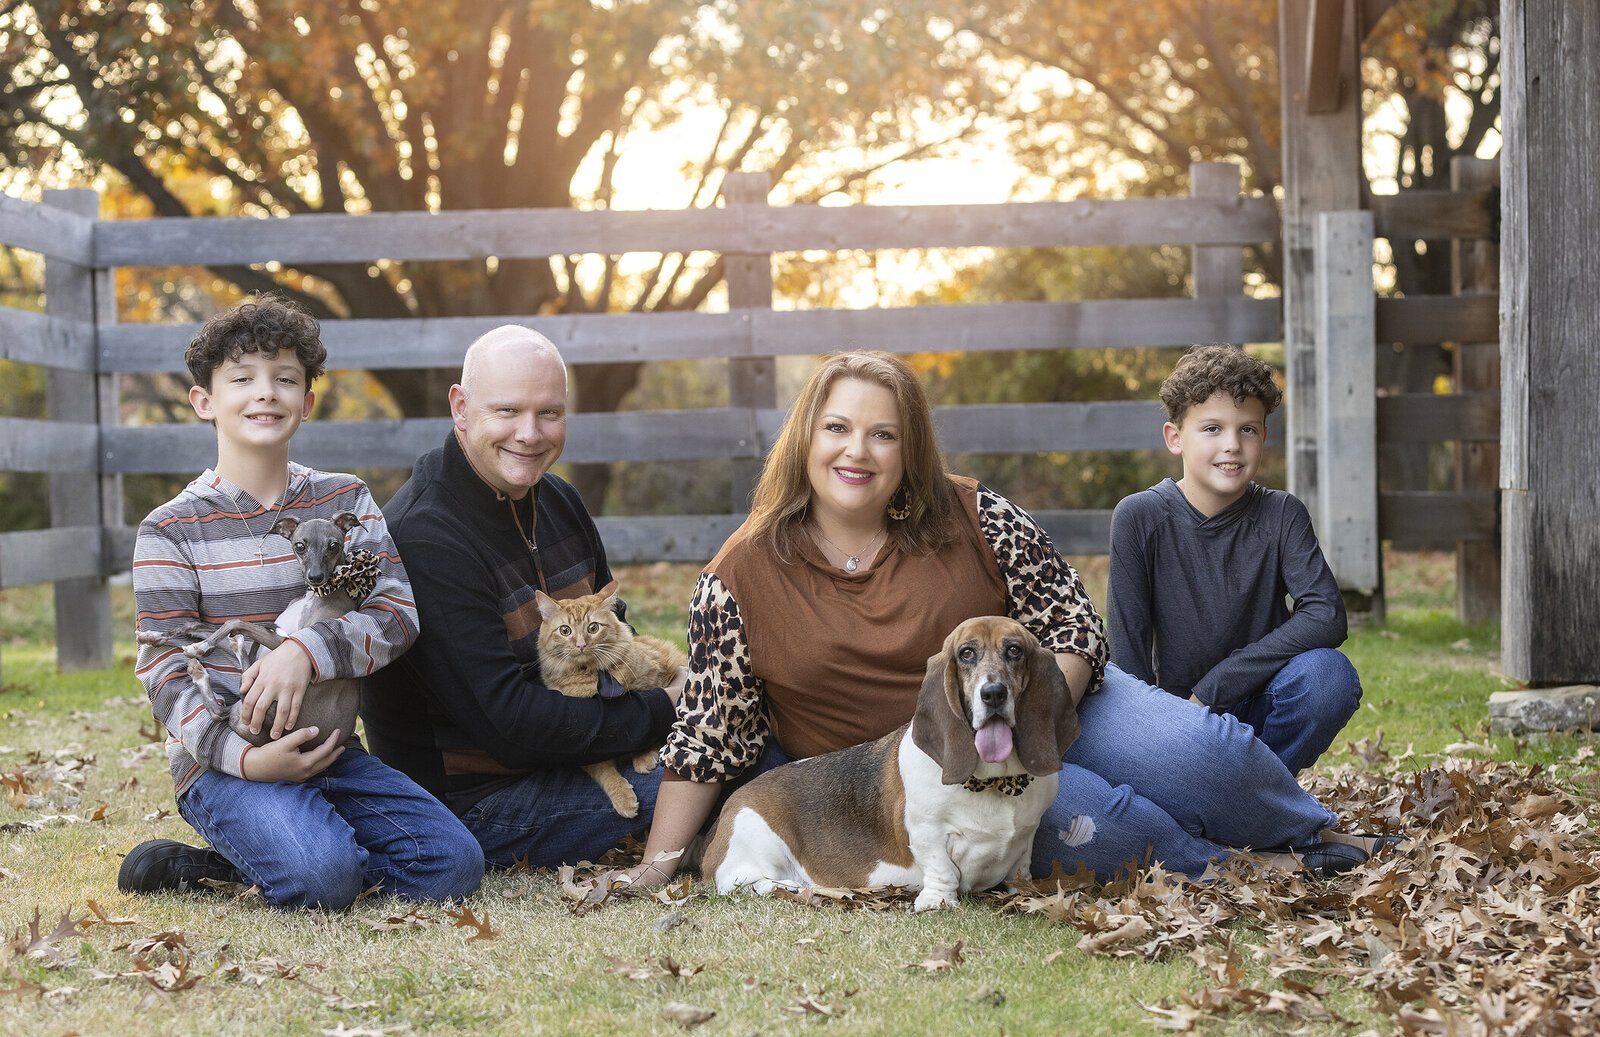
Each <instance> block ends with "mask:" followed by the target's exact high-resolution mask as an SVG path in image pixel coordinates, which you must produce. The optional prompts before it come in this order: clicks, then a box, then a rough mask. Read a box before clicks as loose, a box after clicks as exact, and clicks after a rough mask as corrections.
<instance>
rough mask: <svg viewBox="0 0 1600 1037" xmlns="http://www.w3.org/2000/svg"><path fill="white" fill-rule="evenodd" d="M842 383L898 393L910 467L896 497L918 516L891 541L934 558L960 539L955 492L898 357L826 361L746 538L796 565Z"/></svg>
mask: <svg viewBox="0 0 1600 1037" xmlns="http://www.w3.org/2000/svg"><path fill="white" fill-rule="evenodd" d="M841 378H855V379H858V380H860V381H863V382H868V383H870V384H873V385H881V386H883V387H884V388H886V389H888V390H889V391H890V392H892V393H894V399H895V405H896V406H897V408H898V409H899V411H900V458H901V462H902V464H903V465H904V468H905V474H904V475H903V477H902V480H901V484H900V487H901V488H900V489H897V490H896V494H897V495H900V494H902V493H904V494H908V495H909V497H910V511H911V514H910V515H909V516H907V517H906V518H904V519H896V518H890V519H889V520H888V522H889V535H890V536H891V537H893V538H894V541H895V543H896V544H897V545H899V547H900V549H901V550H902V551H906V552H908V553H911V554H932V553H933V552H934V551H937V550H938V549H939V548H941V547H943V546H944V545H945V544H947V543H949V542H950V541H951V540H952V539H953V538H954V535H955V527H954V519H955V506H956V498H955V492H954V491H953V490H952V489H951V487H950V480H949V479H948V478H946V475H945V467H944V458H943V456H942V455H941V454H940V452H939V441H938V439H937V438H936V437H935V435H934V429H933V410H932V408H931V407H930V406H929V405H928V395H927V393H925V392H924V391H923V389H922V383H921V382H919V381H917V376H916V374H915V373H914V372H913V371H912V370H911V368H909V367H907V366H906V362H905V361H904V360H901V359H900V358H899V357H898V356H895V355H894V354H893V353H880V352H865V351H864V352H854V353H834V354H832V355H830V356H828V357H825V358H824V359H823V361H822V366H820V367H818V368H817V370H816V371H815V372H814V373H813V374H812V375H811V377H810V379H808V380H807V381H806V384H805V388H803V389H801V390H800V395H799V397H798V398H796V400H795V402H794V406H793V407H791V408H790V409H789V416H788V417H787V418H786V419H784V422H783V428H782V429H781V430H780V431H779V432H778V438H777V441H776V442H775V443H773V445H772V450H771V451H770V452H769V453H768V454H767V460H766V463H765V464H764V465H762V468H761V479H760V481H759V482H757V483H756V491H755V497H754V500H753V501H752V502H751V507H750V518H749V520H748V521H747V523H746V535H747V536H748V537H749V538H750V539H751V540H753V541H758V542H759V541H761V540H766V541H768V542H769V543H771V545H772V547H773V548H774V550H776V551H777V554H778V557H779V558H781V559H783V560H784V561H787V560H788V559H789V557H790V555H791V554H792V552H793V550H794V547H795V544H796V542H797V541H798V539H799V537H800V535H801V534H800V529H801V527H802V526H803V525H804V524H805V521H806V519H807V517H808V516H809V515H810V510H811V480H810V478H809V476H808V475H807V474H806V462H807V461H808V460H809V459H810V454H811V435H812V433H813V432H814V431H815V430H816V425H817V420H818V418H819V416H820V415H821V414H822V407H823V405H824V404H825V403H826V402H827V400H828V393H830V392H831V391H832V390H833V384H834V383H835V382H837V381H839V380H840V379H841ZM891 500H892V499H891Z"/></svg>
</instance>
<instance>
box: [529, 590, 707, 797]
mask: <svg viewBox="0 0 1600 1037" xmlns="http://www.w3.org/2000/svg"><path fill="white" fill-rule="evenodd" d="M534 597H535V600H536V601H537V603H538V606H539V615H540V617H541V618H542V619H543V622H542V623H541V624H540V625H539V676H540V677H541V678H542V679H543V680H544V683H545V685H546V686H547V687H551V688H554V689H555V690H557V691H559V692H561V694H563V695H567V696H570V697H572V698H592V697H593V696H595V695H597V694H599V691H600V676H599V671H600V670H605V671H606V672H608V673H610V674H611V676H613V677H615V678H616V679H617V681H618V683H620V684H621V685H622V687H623V690H625V691H639V690H641V689H643V688H664V687H666V686H667V685H668V684H670V683H671V682H672V681H673V679H674V678H675V677H677V675H678V669H679V668H680V667H682V666H685V665H687V664H688V658H687V657H686V656H685V655H684V654H683V650H682V649H680V648H679V647H678V646H677V645H674V644H672V643H671V642H668V641H663V640H662V639H661V638H659V637H651V636H650V635H649V634H635V633H634V632H633V631H632V630H630V629H629V628H628V625H627V624H626V623H624V622H623V621H622V619H621V618H620V617H618V615H617V613H616V604H617V581H615V580H612V581H611V582H610V583H608V584H606V585H605V586H604V587H602V588H601V589H600V590H598V591H596V592H595V593H593V594H586V595H584V596H583V597H581V598H568V599H567V600H565V601H557V600H556V599H555V598H552V597H550V595H548V594H546V593H544V592H543V591H535V592H534ZM656 756H657V751H656V750H654V749H650V750H646V751H643V752H640V753H638V754H637V755H635V756H634V757H632V762H633V769H634V770H635V771H636V772H638V773H639V774H648V773H649V772H650V771H652V770H654V769H655V766H656ZM583 769H584V770H585V771H586V772H588V774H589V776H590V777H592V778H594V780H595V781H597V782H599V783H600V787H601V788H602V789H604V790H605V793H606V796H607V797H608V798H609V799H610V800H611V806H612V807H613V808H614V809H615V810H616V812H617V813H619V814H621V815H622V816H623V817H637V816H638V814H639V797H638V796H637V795H635V794H634V791H633V786H631V785H629V784H628V782H627V780H626V779H625V778H623V776H622V772H621V771H620V770H618V767H617V761H614V760H607V761H605V762H603V763H591V764H588V765H587V766H585V767H584V768H583Z"/></svg>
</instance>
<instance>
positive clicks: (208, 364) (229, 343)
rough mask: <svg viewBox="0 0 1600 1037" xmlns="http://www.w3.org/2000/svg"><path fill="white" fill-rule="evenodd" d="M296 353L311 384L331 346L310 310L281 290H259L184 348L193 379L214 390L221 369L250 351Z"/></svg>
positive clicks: (208, 323)
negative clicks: (327, 345)
mask: <svg viewBox="0 0 1600 1037" xmlns="http://www.w3.org/2000/svg"><path fill="white" fill-rule="evenodd" d="M285 349H287V350H289V351H290V352H292V353H294V355H295V359H297V360H299V361H300V366H301V367H304V368H305V369H306V386H307V387H309V386H310V385H311V383H312V382H314V381H316V380H317V379H318V378H320V377H322V372H323V370H324V365H325V364H326V363H327V362H328V350H327V349H326V348H325V347H324V346H323V344H322V326H321V325H320V324H318V323H317V319H316V318H315V317H313V316H311V314H309V313H307V312H306V311H305V310H302V309H301V308H300V307H298V306H296V305H295V304H294V303H292V302H290V301H289V300H287V299H285V298H283V297H282V296H279V295H272V294H267V295H258V296H256V297H255V298H253V299H251V300H250V301H249V302H245V303H240V304H239V305H238V306H235V307H234V308H233V309H231V310H228V311H227V312H225V313H219V314H217V315H216V316H215V317H212V318H211V319H210V320H208V321H206V322H205V324H204V326H202V327H201V328H200V333H199V334H197V335H195V337H194V338H193V340H191V341H190V343H189V348H188V349H186V350H184V353H183V362H184V363H185V364H187V365H188V366H189V374H190V376H191V377H193V378H194V384H196V385H198V386H200V387H201V388H203V389H205V390H206V391H207V392H210V391H211V376H212V375H214V374H216V371H217V368H219V367H221V366H222V365H223V364H224V363H227V362H228V361H230V360H237V359H239V358H240V357H241V356H244V355H245V354H246V353H260V354H262V355H263V356H265V357H266V358H267V359H269V360H270V359H272V358H273V357H275V356H277V355H278V354H279V353H280V352H282V351H283V350H285Z"/></svg>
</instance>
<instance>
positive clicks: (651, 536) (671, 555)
mask: <svg viewBox="0 0 1600 1037" xmlns="http://www.w3.org/2000/svg"><path fill="white" fill-rule="evenodd" d="M1032 515H1033V517H1034V519H1035V520H1036V521H1037V522H1038V523H1039V526H1040V528H1042V529H1043V530H1044V531H1045V532H1046V533H1048V534H1049V535H1050V540H1051V542H1052V543H1054V544H1055V548H1056V550H1057V551H1060V552H1061V553H1062V554H1064V555H1103V554H1105V553H1106V551H1107V550H1108V548H1109V545H1110V542H1111V512H1109V511H1035V512H1032ZM743 520H744V516H742V515H606V516H601V517H598V518H596V519H595V520H594V521H595V526H596V528H598V529H599V531H600V538H601V539H602V540H604V541H605V545H606V559H607V560H608V561H609V562H610V563H611V564H612V565H634V564H638V563H641V562H662V561H665V562H690V563H693V564H696V565H699V564H703V563H704V562H705V561H707V560H708V559H710V558H711V557H712V556H713V555H715V554H716V553H717V549H718V548H719V547H721V546H722V543H723V541H725V540H727V539H728V537H729V536H730V535H731V534H732V533H733V531H734V530H735V529H737V528H738V527H739V523H740V522H742V521H743ZM40 532H41V533H42V534H49V535H50V536H51V537H57V535H58V534H68V533H70V532H72V531H69V530H42V531H40ZM81 532H82V534H83V535H82V536H80V537H79V538H78V540H76V541H72V542H69V541H67V540H65V539H61V540H60V543H59V546H51V547H50V549H49V550H48V551H47V552H46V551H42V550H41V544H42V543H43V541H42V540H39V539H32V538H35V537H37V536H39V534H32V533H0V587H12V586H21V585H24V584H27V583H37V582H39V579H40V578H41V577H40V576H39V573H40V572H41V571H42V572H44V573H46V574H47V575H46V576H45V577H43V578H48V573H49V572H52V571H53V570H51V569H48V568H45V569H34V568H31V567H30V566H31V565H32V563H31V562H30V561H29V559H40V558H42V559H45V560H46V564H47V565H53V566H66V567H73V566H77V565H81V564H82V560H83V559H84V558H86V557H89V556H88V555H87V554H86V553H85V550H84V549H85V548H86V547H87V546H88V545H90V544H91V543H92V542H93V541H92V539H91V534H92V535H94V536H98V534H99V532H100V531H99V530H97V529H85V530H82V531H81ZM137 532H138V531H137V530H136V529H134V528H133V527H131V526H130V527H125V528H122V529H113V530H108V531H107V535H106V538H105V539H106V555H107V557H108V559H109V561H110V566H111V571H112V572H127V571H128V569H129V567H130V566H131V565H132V564H133V543H134V537H135V534H136V533H137ZM7 559H14V560H16V564H18V565H20V566H22V568H18V569H16V570H15V574H16V576H17V577H18V579H17V580H16V581H15V582H12V581H11V579H10V574H11V573H12V572H13V570H10V569H8V568H6V566H7Z"/></svg>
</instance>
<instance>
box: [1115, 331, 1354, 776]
mask: <svg viewBox="0 0 1600 1037" xmlns="http://www.w3.org/2000/svg"><path fill="white" fill-rule="evenodd" d="M1282 399H1283V393H1282V391H1281V390H1280V389H1279V388H1278V386H1277V384H1276V383H1275V382H1274V381H1273V377H1272V368H1271V367H1270V366H1268V365H1267V364H1266V363H1263V362H1262V361H1260V360H1257V359H1255V358H1254V357H1252V356H1250V355H1249V354H1247V353H1246V352H1245V351H1244V350H1243V349H1240V348H1238V347H1235V346H1220V345H1219V346H1197V347H1195V348H1194V349H1191V350H1190V351H1189V352H1187V353H1186V354H1184V356H1183V359H1182V360H1180V361H1178V364H1177V366H1176V367H1175V368H1174V369H1173V371H1172V374H1171V376H1170V377H1168V378H1167V380H1166V381H1165V382H1163V383H1162V385H1161V402H1162V403H1163V404H1165V406H1166V409H1167V418H1168V420H1167V422H1166V424H1165V425H1164V426H1162V434H1163V436H1164V438H1165V440H1166V445H1167V449H1168V450H1169V451H1171V452H1172V453H1173V454H1176V455H1177V456H1178V457H1180V458H1182V460H1183V476H1182V478H1180V479H1178V480H1177V481H1173V480H1172V479H1165V480H1163V481H1162V482H1160V483H1158V484H1157V485H1155V486H1152V487H1151V488H1150V489H1148V490H1142V491H1140V492H1139V493H1135V494H1133V495H1131V496H1129V497H1126V498H1124V499H1123V500H1122V501H1121V502H1120V503H1119V504H1118V505H1117V507H1116V510H1115V511H1114V512H1113V513H1112V516H1111V572H1110V606H1109V609H1108V612H1109V618H1108V623H1107V626H1108V627H1109V629H1110V635H1111V658H1112V661H1113V662H1114V663H1115V664H1116V665H1117V666H1119V667H1120V668H1122V669H1123V670H1126V671H1127V672H1128V673H1131V674H1133V675H1134V676H1136V677H1139V678H1140V679H1141V680H1143V681H1144V682H1145V683H1147V684H1151V685H1155V686H1156V687H1161V688H1165V689H1166V690H1167V691H1169V692H1171V693H1172V694H1174V695H1179V696H1184V697H1188V698H1191V699H1192V700H1193V701H1195V702H1198V703H1200V704H1201V705H1203V706H1205V707H1206V708H1208V709H1210V710H1212V711H1213V712H1216V713H1228V714H1232V715H1233V716H1235V717H1237V718H1238V719H1239V720H1241V721H1243V722H1244V723H1247V724H1249V725H1250V726H1251V727H1253V728H1254V729H1255V733H1256V737H1258V738H1260V739H1261V740H1262V741H1263V742H1265V743H1266V744H1267V745H1268V746H1270V747H1271V749H1272V751H1273V752H1274V753H1276V754H1277V755H1278V758H1279V759H1281V760H1282V761H1283V762H1284V764H1285V765H1286V766H1287V767H1288V768H1289V770H1290V771H1295V772H1298V771H1300V770H1303V769H1304V768H1306V767H1309V766H1311V764H1312V763H1314V762H1316V759H1317V757H1319V756H1321V755H1322V753H1323V752H1324V751H1325V750H1326V749H1327V748H1328V746H1330V745H1332V744H1333V739H1334V738H1335V737H1336V736H1337V735H1338V733H1339V732H1340V730H1342V729H1343V728H1344V725H1345V722H1346V721H1348V720H1349V719H1350V717H1351V716H1352V715H1353V714H1354V713H1355V711H1356V707H1357V705H1358V704H1359V703H1360V701H1361V682H1360V679H1359V678H1358V677H1357V676H1356V671H1355V667H1354V666H1352V665H1351V664H1350V660H1349V659H1347V658H1345V656H1344V654H1343V653H1341V652H1339V651H1337V650H1336V649H1337V648H1338V646H1339V645H1341V644H1343V643H1344V639H1345V633H1346V622H1345V611H1344V600H1343V598H1342V597H1341V596H1340V594H1339V586H1338V584H1337V583H1336V582H1335V581H1334V578H1333V573H1332V571H1330V570H1329V568H1328V563H1327V561H1326V560H1325V559H1324V558H1323V556H1322V550H1321V548H1320V547H1318V546H1317V538H1316V534H1315V533H1314V532H1313V531H1312V529H1311V516H1310V515H1309V514H1308V513H1307V511H1306V507H1305V505H1304V504H1302V503H1301V502H1300V500H1299V499H1298V498H1296V497H1295V496H1293V495H1292V494H1289V493H1285V492H1284V491H1282V490H1269V489H1266V488H1264V487H1262V486H1259V485H1257V484H1256V483H1255V482H1254V481H1253V479H1254V477H1255V474H1256V471H1257V469H1258V468H1259V467H1260V463H1261V451H1262V448H1263V447H1264V446H1265V445H1266V438H1267V415H1268V414H1270V413H1272V411H1273V410H1274V409H1275V408H1276V407H1277V406H1278V404H1279V403H1280V402H1281V401H1282Z"/></svg>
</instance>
